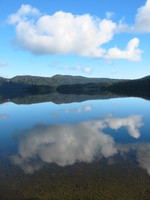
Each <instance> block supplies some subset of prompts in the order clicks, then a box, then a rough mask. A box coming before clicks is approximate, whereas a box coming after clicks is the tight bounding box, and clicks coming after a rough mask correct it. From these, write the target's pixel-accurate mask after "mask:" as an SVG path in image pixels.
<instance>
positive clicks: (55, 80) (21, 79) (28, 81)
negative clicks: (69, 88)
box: [0, 75, 120, 86]
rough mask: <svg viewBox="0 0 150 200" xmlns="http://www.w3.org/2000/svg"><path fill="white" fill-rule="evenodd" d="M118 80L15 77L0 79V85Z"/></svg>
mask: <svg viewBox="0 0 150 200" xmlns="http://www.w3.org/2000/svg"><path fill="white" fill-rule="evenodd" d="M118 81H120V80H118V79H109V78H86V77H82V76H70V75H55V76H52V77H49V78H48V77H38V76H15V77H14V78H10V79H4V78H0V85H1V84H2V83H4V82H5V83H9V82H10V83H12V84H23V85H47V86H58V85H70V84H86V83H104V82H118Z"/></svg>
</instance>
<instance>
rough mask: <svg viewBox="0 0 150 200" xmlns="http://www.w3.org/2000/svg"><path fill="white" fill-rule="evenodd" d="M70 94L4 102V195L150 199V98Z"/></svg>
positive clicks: (0, 132)
mask: <svg viewBox="0 0 150 200" xmlns="http://www.w3.org/2000/svg"><path fill="white" fill-rule="evenodd" d="M78 98H79V99H80V95H79V97H78V96H77V97H76V99H75V101H77V99H78ZM65 99H66V101H62V102H61V99H59V104H57V103H56V102H55V101H54V102H55V103H53V102H46V100H45V102H41V103H40V102H38V103H34V104H25V103H23V104H21V103H20V102H19V103H20V104H15V103H11V102H5V103H1V104H0V151H1V153H0V199H1V200H6V199H7V200H13V199H14V200H41V199H44V200H49V199H58V200H60V199H65V200H68V199H69V200H70V199H75V200H77V199H85V200H87V199H92V200H93V199H101V200H103V199H104V200H106V199H112V200H113V199H114V200H116V199H126V200H130V199H131V200H134V199H139V200H144V199H150V101H148V100H145V99H141V98H132V97H130V98H127V97H126V98H110V99H94V100H90V99H89V98H87V100H86V98H85V99H84V101H81V102H74V100H73V99H72V100H70V101H68V102H67V97H65Z"/></svg>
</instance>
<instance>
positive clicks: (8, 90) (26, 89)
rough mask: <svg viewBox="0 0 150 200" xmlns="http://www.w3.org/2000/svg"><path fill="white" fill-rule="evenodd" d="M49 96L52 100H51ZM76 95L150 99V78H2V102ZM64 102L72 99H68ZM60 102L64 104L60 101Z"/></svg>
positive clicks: (0, 86)
mask: <svg viewBox="0 0 150 200" xmlns="http://www.w3.org/2000/svg"><path fill="white" fill-rule="evenodd" d="M45 95H46V98H45ZM47 95H48V96H50V97H48V98H47ZM66 95H67V96H66ZM72 95H76V98H75V99H78V98H79V99H81V98H80V97H81V95H82V96H84V97H85V96H86V98H87V95H88V99H89V95H90V96H91V99H92V98H94V99H95V98H101V97H102V96H103V97H107V98H109V96H111V97H115V96H132V97H142V98H145V99H150V76H146V77H143V78H141V79H134V80H127V79H126V80H125V79H109V78H86V77H82V76H69V75H55V76H53V77H50V78H47V77H37V76H16V77H13V78H10V79H7V78H0V99H1V102H3V101H11V100H12V101H18V100H14V99H20V98H21V99H24V100H23V102H26V101H27V102H29V101H30V102H34V101H35V100H34V99H36V102H38V98H39V99H43V101H46V100H50V99H53V97H57V99H59V98H62V97H65V98H68V97H69V98H70V97H71V98H72ZM79 95H80V96H79ZM35 96H36V97H37V98H35ZM32 97H34V99H33V98H32ZM86 98H85V99H86ZM27 99H28V100H27ZM63 101H64V102H66V101H68V100H65V99H64V100H63ZM70 101H71V100H70ZM75 101H76V100H75ZM57 102H61V101H60V100H57Z"/></svg>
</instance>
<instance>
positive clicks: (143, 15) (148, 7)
mask: <svg viewBox="0 0 150 200" xmlns="http://www.w3.org/2000/svg"><path fill="white" fill-rule="evenodd" d="M132 29H133V31H135V32H145V33H150V0H147V1H146V3H145V5H144V6H142V7H140V8H139V9H138V11H137V14H136V16H135V26H134V27H132Z"/></svg>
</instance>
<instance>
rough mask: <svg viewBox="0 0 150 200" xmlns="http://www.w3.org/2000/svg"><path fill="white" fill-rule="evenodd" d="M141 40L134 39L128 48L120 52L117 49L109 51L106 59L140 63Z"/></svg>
mask: <svg viewBox="0 0 150 200" xmlns="http://www.w3.org/2000/svg"><path fill="white" fill-rule="evenodd" d="M138 46H139V39H138V38H133V39H132V40H130V41H129V42H128V44H127V47H126V48H125V49H124V50H120V49H119V48H117V47H114V48H111V49H109V50H108V52H107V54H106V55H105V58H106V59H109V60H113V59H127V60H129V61H140V60H141V54H142V52H143V51H142V50H141V49H139V48H138Z"/></svg>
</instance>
